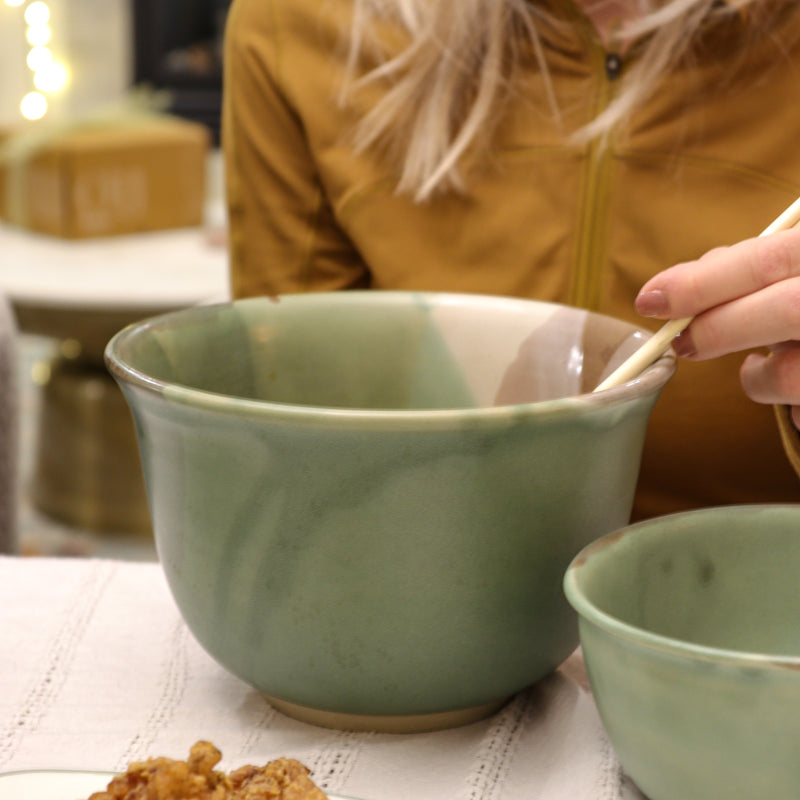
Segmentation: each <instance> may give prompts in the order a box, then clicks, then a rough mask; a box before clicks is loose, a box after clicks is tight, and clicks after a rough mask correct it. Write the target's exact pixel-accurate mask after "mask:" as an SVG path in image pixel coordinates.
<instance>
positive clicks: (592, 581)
mask: <svg viewBox="0 0 800 800" xmlns="http://www.w3.org/2000/svg"><path fill="white" fill-rule="evenodd" d="M748 510H749V511H752V509H748ZM748 510H746V509H744V508H739V507H734V508H730V509H727V510H726V511H718V512H716V513H715V514H714V515H713V516H708V515H705V516H691V515H689V516H686V517H678V518H671V519H669V520H659V521H658V522H651V523H649V524H643V525H642V526H641V527H638V528H633V529H632V531H631V532H630V533H627V534H625V535H621V536H618V537H617V538H616V539H615V540H612V541H608V540H606V541H603V542H601V543H598V544H597V545H596V546H594V547H592V546H591V545H590V546H589V548H588V552H587V553H585V554H584V555H583V556H582V557H581V558H582V559H584V560H583V562H582V563H580V562H579V563H580V566H579V567H578V568H577V569H576V570H575V571H573V573H572V575H571V579H570V593H571V596H572V598H573V599H574V601H575V603H576V604H577V606H578V609H579V611H580V612H582V613H584V614H586V615H587V616H588V617H590V618H591V619H593V620H595V621H597V622H600V623H601V624H606V625H609V626H613V627H614V629H615V630H617V631H619V632H620V633H621V634H622V635H628V636H632V637H641V638H642V639H643V640H646V641H652V642H658V643H660V644H663V645H668V646H671V647H674V648H676V649H681V648H684V647H685V649H686V651H687V652H691V651H693V649H694V648H695V647H698V648H709V649H710V650H712V651H714V650H717V651H726V652H727V654H728V655H730V656H731V657H732V658H736V657H737V656H744V655H745V654H758V655H759V656H764V657H767V658H770V657H777V658H781V657H792V658H797V659H798V662H800V625H799V624H798V620H800V579H798V576H800V529H798V528H795V527H794V526H793V525H789V524H779V522H778V520H779V519H780V517H779V515H780V512H779V511H777V510H771V513H772V519H770V511H769V510H765V511H762V514H761V518H760V519H759V518H758V517H751V516H749V515H748V513H747V511H748ZM798 522H799V523H800V519H798ZM776 523H777V524H776ZM720 654H722V652H720Z"/></svg>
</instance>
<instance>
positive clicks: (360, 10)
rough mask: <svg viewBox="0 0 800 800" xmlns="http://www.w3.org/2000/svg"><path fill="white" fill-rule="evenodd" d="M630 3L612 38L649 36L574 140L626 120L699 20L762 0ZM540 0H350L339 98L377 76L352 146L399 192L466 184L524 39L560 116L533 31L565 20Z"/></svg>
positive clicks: (425, 192)
mask: <svg viewBox="0 0 800 800" xmlns="http://www.w3.org/2000/svg"><path fill="white" fill-rule="evenodd" d="M795 1H796V0H788V2H789V3H790V4H791V3H792V2H795ZM599 2H602V0H599ZM637 2H639V4H640V10H641V12H642V14H641V16H640V17H639V18H638V19H637V20H636V21H635V22H633V23H630V24H628V25H626V26H624V28H623V29H622V30H621V31H620V36H621V37H626V38H632V37H638V36H642V35H644V34H649V36H648V38H647V41H646V44H645V45H644V47H643V50H642V54H641V57H640V58H639V59H638V60H637V63H636V65H635V66H634V67H633V68H632V69H631V70H630V72H629V73H628V74H627V75H626V76H624V77H623V79H622V81H623V83H622V85H621V90H620V92H619V93H618V94H617V95H616V99H615V100H614V101H613V102H612V103H611V104H610V105H609V106H608V107H607V108H606V109H605V110H604V111H603V112H602V113H600V115H599V116H598V117H597V118H595V119H594V120H592V121H591V122H590V123H589V124H588V125H587V126H586V127H585V128H583V129H581V130H579V131H574V132H571V134H572V135H573V138H575V139H576V140H583V141H587V140H589V139H593V138H596V137H603V136H604V135H605V134H607V133H608V132H609V131H610V130H611V129H612V128H614V127H615V126H616V125H618V124H619V123H620V122H621V121H623V120H625V119H626V118H627V117H628V115H629V114H630V113H631V111H632V110H633V109H635V108H636V106H637V104H638V103H639V102H640V100H641V99H642V98H643V97H645V96H646V95H647V94H648V92H649V91H650V90H651V89H652V88H653V86H654V84H655V83H656V82H657V81H658V80H659V79H660V78H661V77H663V75H664V74H665V73H667V72H668V71H669V70H670V68H672V67H673V66H674V65H675V64H676V63H677V62H679V61H680V59H681V58H682V57H683V56H684V55H685V54H686V53H687V52H688V51H689V49H690V48H691V46H692V42H693V39H694V35H695V33H696V32H697V31H699V30H700V28H701V25H703V23H705V22H706V21H707V20H712V19H715V18H719V19H722V18H724V17H726V16H730V15H732V14H735V13H738V12H741V11H745V10H746V11H747V13H748V14H749V15H751V16H755V13H754V12H755V10H756V9H757V8H763V6H764V5H765V4H766V2H767V0H726V2H724V3H719V2H717V0H637ZM546 6H547V3H537V2H531V0H354V16H353V23H352V29H351V32H350V50H349V70H348V75H349V76H350V80H349V81H348V84H347V86H346V89H345V94H344V97H345V98H346V97H347V93H348V92H351V91H357V90H358V89H359V88H361V87H365V86H368V85H370V84H374V83H382V82H385V83H386V86H387V88H386V90H385V91H384V92H383V93H382V95H381V99H380V100H379V102H378V103H377V104H376V105H375V106H374V107H373V108H372V109H371V110H370V111H369V112H368V113H367V114H366V116H365V117H364V118H363V119H362V120H361V122H360V125H359V127H358V129H357V131H356V135H355V144H356V147H357V148H359V149H360V150H364V149H369V148H380V149H381V150H382V152H383V154H384V156H385V157H386V158H387V159H389V160H390V161H391V162H392V163H393V164H394V165H395V166H396V167H397V169H398V172H399V180H398V184H397V190H398V192H401V193H408V194H412V195H413V196H414V197H415V198H416V199H417V200H425V199H427V198H429V197H431V196H432V195H434V194H435V193H437V192H440V191H447V190H452V189H459V188H461V187H463V181H464V176H463V174H462V172H463V170H462V168H461V167H462V159H463V157H464V155H465V153H467V151H468V150H470V149H472V148H476V149H477V150H478V151H480V150H481V149H485V148H486V147H487V146H488V142H489V139H490V137H491V133H492V123H493V121H495V120H496V119H497V117H498V116H499V114H498V111H499V109H500V108H501V106H502V104H503V102H504V101H505V100H507V99H508V97H509V95H510V92H511V90H512V87H513V78H514V72H515V69H516V67H517V64H518V54H519V47H520V44H521V43H522V42H523V41H525V40H527V41H528V42H529V43H530V45H531V46H532V49H533V53H534V56H535V58H536V60H537V62H538V64H539V67H540V70H541V72H542V75H543V77H544V85H545V94H546V101H547V103H548V105H549V106H550V109H551V111H552V113H553V115H554V116H555V117H557V118H558V117H559V109H558V103H557V100H556V97H555V94H554V91H553V88H552V85H551V84H550V81H549V73H548V70H547V62H546V54H545V50H544V46H543V44H542V39H541V36H540V31H544V30H545V29H547V28H548V27H556V28H557V27H558V26H559V25H563V24H564V22H563V21H559V20H556V19H555V18H554V17H553V15H552V14H550V13H549V12H548V11H547V8H546ZM745 7H747V9H745ZM382 22H389V23H391V24H393V25H395V26H398V27H399V28H400V30H401V31H403V33H404V35H405V36H406V37H407V38H406V44H405V46H404V47H401V48H400V49H399V52H398V51H397V50H395V51H393V52H392V54H391V55H385V51H384V49H382V48H381V44H380V42H379V37H378V36H377V35H376V34H375V30H376V29H377V27H378V26H379V25H380V24H381V23H382ZM365 55H366V56H368V57H369V58H372V59H374V60H375V63H374V66H372V67H371V68H370V69H368V71H367V72H366V74H363V75H360V76H359V75H357V67H356V65H357V64H358V63H359V59H361V58H363V57H364V56H365Z"/></svg>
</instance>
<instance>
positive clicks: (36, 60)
mask: <svg viewBox="0 0 800 800" xmlns="http://www.w3.org/2000/svg"><path fill="white" fill-rule="evenodd" d="M27 62H28V66H29V67H30V68H31V69H32V70H33V71H34V72H38V71H39V70H41V69H45V68H46V67H49V66H50V64H52V63H53V54H52V53H51V52H50V49H49V48H48V47H45V46H44V45H43V44H40V45H38V46H37V47H33V48H31V50H30V52H29V53H28V59H27Z"/></svg>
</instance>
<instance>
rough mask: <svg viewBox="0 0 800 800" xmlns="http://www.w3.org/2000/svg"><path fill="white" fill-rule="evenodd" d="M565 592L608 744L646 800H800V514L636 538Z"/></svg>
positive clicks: (598, 547) (620, 536)
mask: <svg viewBox="0 0 800 800" xmlns="http://www.w3.org/2000/svg"><path fill="white" fill-rule="evenodd" d="M564 585H565V589H566V593H567V596H568V598H569V601H570V602H571V603H572V605H573V606H574V607H575V609H576V610H577V611H578V613H579V615H580V636H581V642H582V644H583V652H584V657H585V659H586V664H587V669H588V673H589V678H590V681H591V685H592V689H593V691H594V695H595V698H596V700H597V704H598V708H599V710H600V715H601V717H602V720H603V722H604V724H605V726H606V729H607V731H608V735H609V738H610V739H611V742H612V744H613V745H614V747H615V749H616V751H617V753H618V755H619V758H620V760H621V762H622V765H623V766H624V768H625V770H626V771H627V772H628V774H629V775H630V776H631V778H632V779H633V780H634V781H635V782H636V783H637V784H638V786H639V787H640V788H641V790H642V791H643V792H644V793H645V794H646V795H647V797H648V798H650V800H689V798H690V799H691V800H719V798H725V800H754V798H778V797H780V798H789V797H793V798H796V797H800V506H736V507H727V508H714V509H708V510H703V511H695V512H689V513H685V514H675V515H671V516H668V517H662V518H659V519H654V520H650V521H647V522H644V523H640V524H637V525H633V526H630V527H629V528H626V529H623V530H622V531H621V532H618V533H613V534H610V535H608V536H606V537H604V538H602V539H601V540H599V541H598V542H596V543H594V544H592V545H589V546H588V547H587V548H586V549H585V550H583V551H582V552H581V553H580V554H579V555H578V556H577V558H576V559H575V561H574V562H573V563H572V565H571V566H570V567H569V569H568V571H567V574H566V578H565V582H564Z"/></svg>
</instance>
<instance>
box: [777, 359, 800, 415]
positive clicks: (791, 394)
mask: <svg viewBox="0 0 800 800" xmlns="http://www.w3.org/2000/svg"><path fill="white" fill-rule="evenodd" d="M770 361H771V362H772V363H771V366H772V369H771V370H770V371H771V373H772V375H771V383H772V385H773V389H774V391H775V394H776V395H777V396H778V397H781V398H784V402H789V403H797V402H800V349H798V348H791V349H790V350H787V351H785V352H783V353H780V354H777V355H775V356H774V357H773V358H771V359H770Z"/></svg>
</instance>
